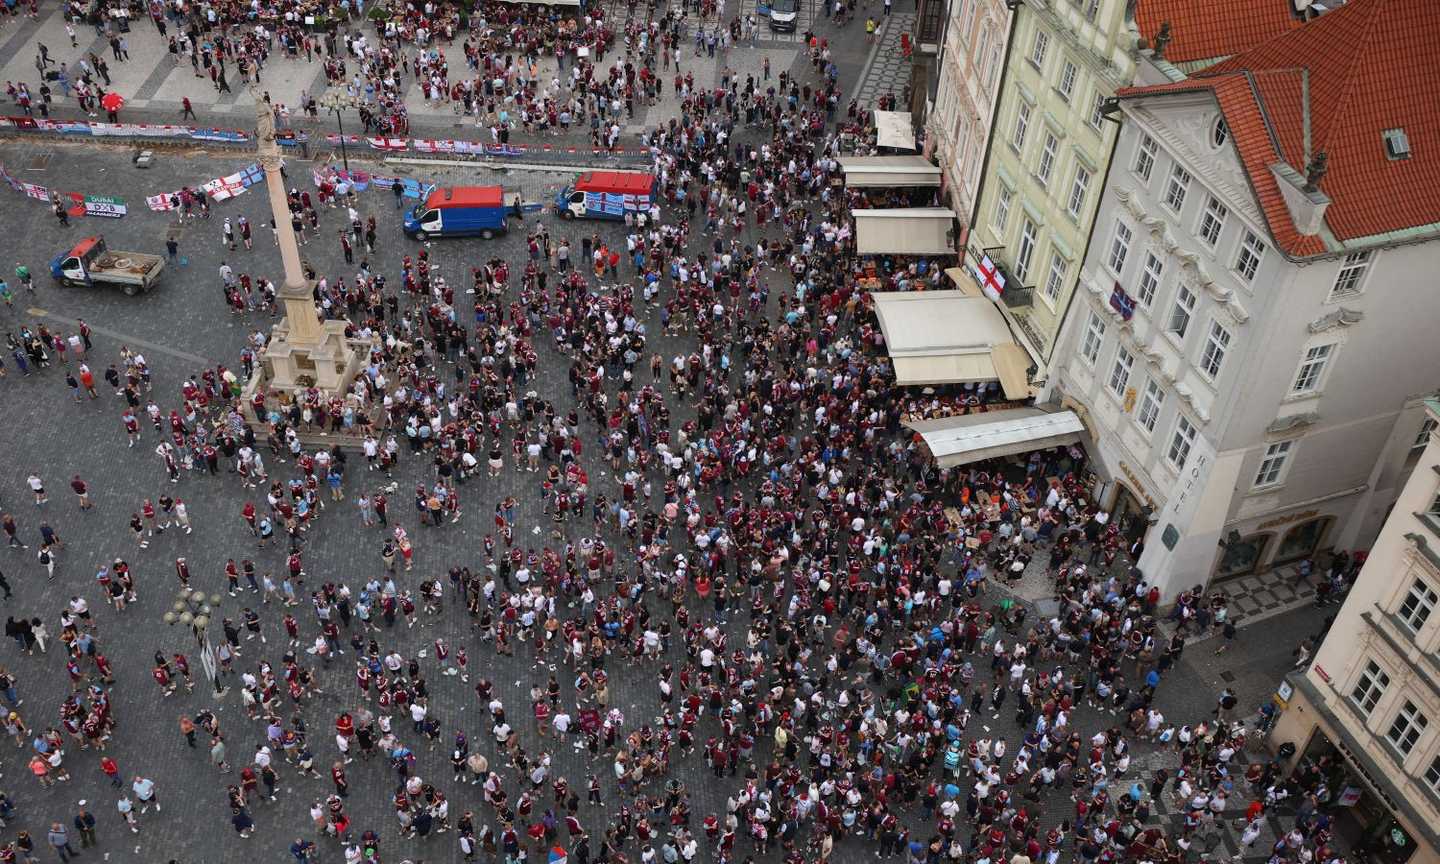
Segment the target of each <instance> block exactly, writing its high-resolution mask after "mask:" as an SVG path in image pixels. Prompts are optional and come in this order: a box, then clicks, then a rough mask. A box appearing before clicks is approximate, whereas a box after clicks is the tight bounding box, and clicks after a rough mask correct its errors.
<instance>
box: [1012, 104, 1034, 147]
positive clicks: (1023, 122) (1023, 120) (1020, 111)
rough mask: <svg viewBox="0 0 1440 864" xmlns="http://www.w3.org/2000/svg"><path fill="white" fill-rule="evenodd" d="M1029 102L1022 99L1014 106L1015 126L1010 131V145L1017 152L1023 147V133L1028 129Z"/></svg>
mask: <svg viewBox="0 0 1440 864" xmlns="http://www.w3.org/2000/svg"><path fill="white" fill-rule="evenodd" d="M1030 110H1031V109H1030V103H1029V102H1026V101H1025V100H1024V99H1021V100H1020V104H1019V105H1018V106H1016V108H1015V128H1014V129H1013V130H1012V131H1011V133H1010V146H1011V147H1013V148H1015V152H1017V153H1019V152H1020V151H1022V150H1024V149H1025V133H1026V132H1028V131H1030Z"/></svg>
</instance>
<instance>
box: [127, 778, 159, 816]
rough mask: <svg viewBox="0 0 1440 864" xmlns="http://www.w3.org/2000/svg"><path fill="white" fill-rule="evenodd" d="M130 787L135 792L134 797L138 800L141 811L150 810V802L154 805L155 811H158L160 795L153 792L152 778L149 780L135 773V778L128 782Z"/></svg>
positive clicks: (146, 811) (153, 782) (153, 783)
mask: <svg viewBox="0 0 1440 864" xmlns="http://www.w3.org/2000/svg"><path fill="white" fill-rule="evenodd" d="M130 789H131V791H133V792H134V793H135V797H136V798H137V799H139V801H140V812H141V813H148V812H149V811H150V805H151V804H154V805H155V812H156V813H159V812H160V796H158V795H156V794H155V781H154V780H151V779H150V778H148V777H141V776H140V775H139V774H136V775H135V779H134V780H133V781H132V782H131V783H130Z"/></svg>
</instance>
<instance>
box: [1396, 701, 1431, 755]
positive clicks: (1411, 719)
mask: <svg viewBox="0 0 1440 864" xmlns="http://www.w3.org/2000/svg"><path fill="white" fill-rule="evenodd" d="M1429 725H1430V718H1429V717H1426V716H1425V715H1424V714H1422V713H1421V712H1420V709H1419V708H1416V707H1415V703H1414V702H1411V701H1410V700H1409V699H1406V700H1405V704H1404V705H1401V706H1400V712H1399V713H1398V714H1396V715H1395V721H1394V722H1393V723H1391V724H1390V731H1389V732H1386V733H1385V740H1387V741H1389V742H1390V746H1391V747H1394V748H1395V751H1396V752H1397V753H1399V754H1400V755H1401V756H1407V755H1409V753H1410V751H1411V750H1414V749H1415V745H1416V743H1418V742H1419V741H1420V736H1421V735H1423V734H1425V728H1426V727H1427V726H1429Z"/></svg>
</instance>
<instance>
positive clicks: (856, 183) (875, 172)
mask: <svg viewBox="0 0 1440 864" xmlns="http://www.w3.org/2000/svg"><path fill="white" fill-rule="evenodd" d="M839 161H840V168H841V169H842V170H844V172H845V185H846V186H849V187H850V188H852V189H862V188H868V187H874V186H883V187H891V186H939V185H940V168H939V167H938V166H936V165H931V164H930V160H929V159H926V158H925V157H924V156H841V157H840V160H839Z"/></svg>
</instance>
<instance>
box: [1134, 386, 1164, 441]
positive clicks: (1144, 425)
mask: <svg viewBox="0 0 1440 864" xmlns="http://www.w3.org/2000/svg"><path fill="white" fill-rule="evenodd" d="M1164 407H1165V391H1164V390H1162V389H1161V388H1160V384H1159V382H1157V381H1156V380H1155V379H1154V378H1151V379H1150V380H1149V381H1146V382H1145V395H1143V396H1141V397H1140V413H1139V414H1137V415H1135V422H1136V423H1139V424H1140V428H1141V429H1144V430H1145V431H1146V432H1154V431H1155V421H1157V420H1159V419H1160V409H1161V408H1164Z"/></svg>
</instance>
